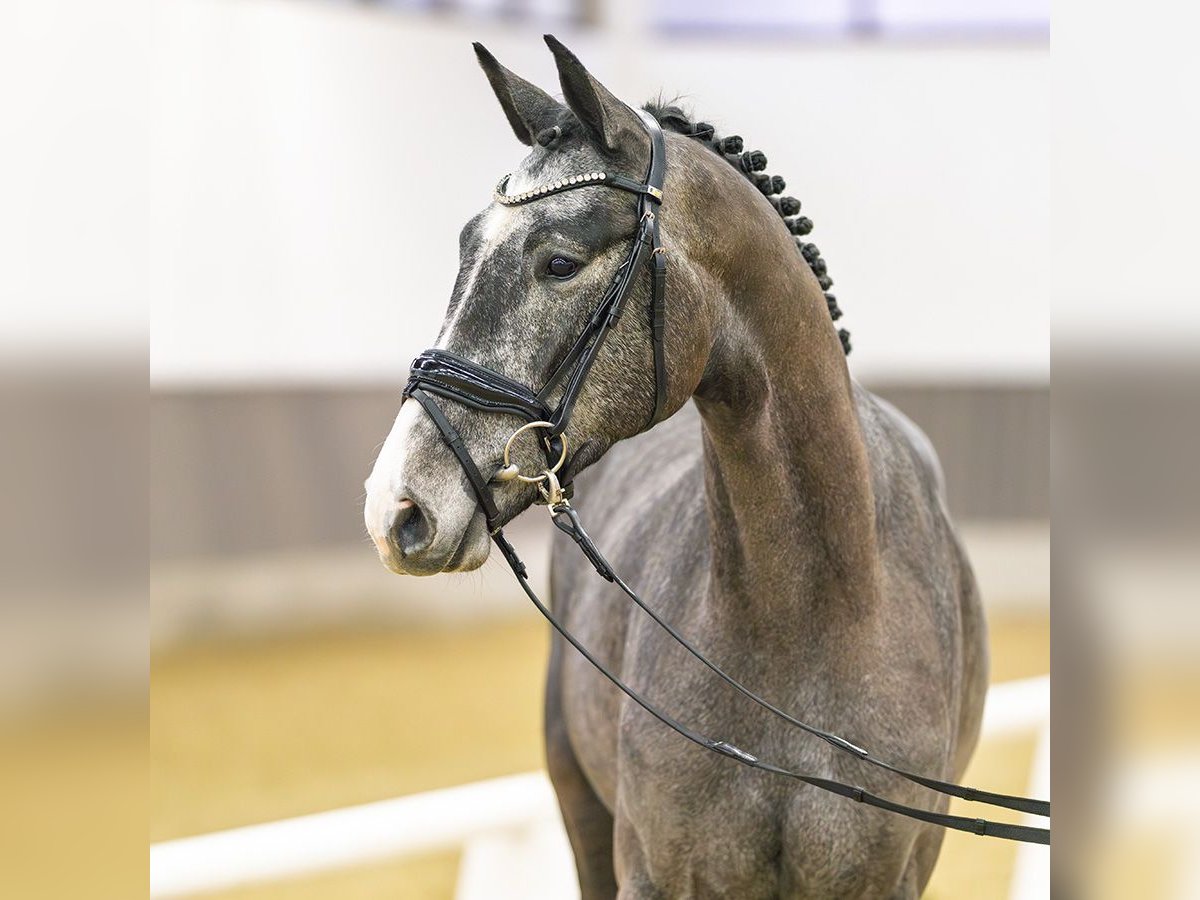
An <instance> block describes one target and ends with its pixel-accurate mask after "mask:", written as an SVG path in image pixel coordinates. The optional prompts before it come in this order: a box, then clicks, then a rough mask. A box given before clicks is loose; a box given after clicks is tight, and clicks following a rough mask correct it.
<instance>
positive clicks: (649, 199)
mask: <svg viewBox="0 0 1200 900" xmlns="http://www.w3.org/2000/svg"><path fill="white" fill-rule="evenodd" d="M638 115H639V116H640V117H641V119H642V121H643V122H644V123H645V126H646V130H647V131H648V132H649V135H650V166H649V169H648V171H647V173H646V180H645V181H644V182H638V181H634V180H632V179H630V178H627V177H625V176H623V175H620V174H613V173H607V172H599V171H593V172H585V173H581V174H579V175H575V176H571V177H568V178H563V179H559V180H557V181H554V182H551V183H550V184H547V185H542V186H540V187H537V188H533V189H531V190H529V191H525V192H522V193H519V194H515V195H510V194H508V193H507V188H508V177H505V178H504V179H503V180H501V182H500V184H499V185H498V187H497V189H496V200H497V202H499V203H501V204H502V205H505V206H516V205H520V204H524V203H531V202H534V201H536V200H539V199H542V198H544V197H548V196H551V195H553V194H558V193H562V192H563V191H569V190H576V189H582V188H593V187H601V186H603V187H610V188H616V189H618V190H623V191H627V192H629V193H632V194H634V195H635V196H636V197H637V211H638V225H637V230H636V231H635V233H634V235H633V238H632V240H631V244H630V248H629V253H628V254H627V256H626V257H625V261H624V262H622V263H621V265H620V266H618V267H617V270H616V272H615V273H614V274H613V278H612V281H611V282H610V284H609V286H608V288H607V289H606V290H605V292H604V295H603V296H602V297H601V299H600V302H599V303H598V304H597V306H596V308H595V310H594V311H593V313H592V315H591V317H590V318H589V319H588V322H587V324H586V325H585V326H584V329H583V331H582V332H581V333H580V335H579V337H578V338H577V339H576V340H575V343H574V344H573V345H572V346H571V348H570V349H569V350H568V351H567V353H566V355H565V356H564V358H563V360H562V362H561V363H560V364H559V365H558V366H557V368H556V369H555V371H554V372H553V373H552V374H551V375H550V377H549V379H548V380H547V381H546V383H545V384H544V385H543V386H542V387H541V388H540V389H538V390H534V389H532V388H530V387H528V386H527V385H524V384H521V383H520V382H518V381H515V380H513V379H511V378H509V377H507V376H506V375H503V374H501V373H499V372H495V371H493V370H491V369H489V368H487V367H486V366H482V365H480V364H479V363H476V362H474V361H472V360H469V359H466V358H465V357H462V356H459V355H457V354H454V353H450V352H449V351H446V350H439V349H436V348H435V349H432V350H426V351H425V352H424V353H422V354H421V355H420V356H418V357H417V358H416V360H414V361H413V364H412V369H411V371H410V374H409V380H408V385H407V386H406V387H405V389H404V393H405V396H407V397H411V398H412V399H413V400H415V401H417V402H418V403H420V404H421V406H422V407H423V408H424V409H425V411H426V412H427V413H428V414H429V417H430V419H432V421H433V423H434V425H436V426H437V428H438V430H439V431H440V432H441V434H442V438H443V439H444V440H445V442H446V444H447V446H448V447H449V448H450V450H451V451H452V452H453V453H454V455H455V457H456V458H457V459H458V462H459V464H460V465H461V466H462V469H463V472H464V473H465V474H466V477H467V480H468V481H469V482H470V484H471V488H472V490H473V491H474V492H475V495H476V497H477V498H478V500H479V505H480V508H481V509H482V510H483V513H484V516H485V517H486V519H487V525H488V532H489V534H490V535H491V537H492V540H493V541H494V542H495V544H496V546H497V547H498V548H499V549H500V551H501V553H502V554H503V555H504V558H505V560H506V561H507V562H508V564H509V566H510V568H511V569H512V571H513V574H514V575H515V576H516V578H517V581H518V582H519V583H520V585H521V588H522V590H524V592H525V594H526V595H527V596H528V597H529V599H530V601H532V603H533V604H534V606H536V607H537V609H538V611H539V612H540V613H541V614H542V615H543V616H545V618H546V619H547V620H548V621H549V622H550V624H551V625H552V626H553V627H554V628H555V630H557V631H558V632H559V634H561V635H562V636H563V638H564V639H565V640H566V641H567V642H568V643H570V644H571V646H573V647H574V648H575V649H576V650H578V651H579V652H580V653H581V654H582V655H583V656H584V658H585V659H587V660H588V662H590V663H591V664H592V665H593V666H595V667H596V669H597V670H598V671H599V672H600V673H601V674H602V675H604V677H605V678H607V679H608V680H609V681H611V682H612V683H613V684H614V685H615V686H616V687H617V688H618V689H619V690H621V691H622V692H624V693H625V695H626V696H628V697H629V698H630V699H631V700H632V701H633V702H634V703H636V704H637V705H638V706H640V707H641V708H642V709H644V710H645V711H646V712H648V713H650V714H651V715H652V716H654V717H655V718H656V719H658V720H659V721H660V722H662V723H663V724H664V725H666V726H667V727H668V728H670V729H671V730H673V731H675V732H676V733H677V734H679V735H681V736H682V737H684V738H686V739H687V740H689V741H691V742H692V743H694V744H697V745H699V746H701V747H703V748H705V749H706V750H710V751H712V752H714V753H718V754H720V755H722V756H724V757H727V758H729V759H732V760H735V761H737V762H738V763H741V764H742V765H745V766H749V767H751V768H755V769H760V770H762V771H764V772H770V773H773V774H775V775H781V776H784V777H786V778H791V779H795V780H797V781H801V782H803V783H805V784H808V785H811V786H812V787H816V788H819V789H820V790H823V791H828V792H830V793H833V794H837V795H839V796H842V797H846V798H849V799H851V800H856V801H858V802H860V803H865V804H867V805H869V806H874V807H876V808H878V809H883V810H887V811H888V812H892V813H896V814H898V815H902V816H906V817H908V818H911V819H916V820H918V821H921V822H928V823H931V824H933V825H939V826H942V827H944V828H950V829H954V830H957V831H966V832H971V833H974V834H979V835H986V836H990V837H998V838H1005V839H1007V840H1013V841H1022V842H1026V843H1037V844H1049V843H1050V830H1049V829H1048V828H1037V827H1033V826H1030V825H1016V824H1010V823H1007V822H995V821H990V820H987V819H974V818H970V817H968V816H957V815H951V814H949V813H941V812H936V811H934V810H930V809H924V808H921V807H915V806H907V805H905V804H902V803H896V802H894V801H891V800H888V799H886V798H884V797H880V796H877V795H875V794H872V793H870V792H869V791H866V790H864V789H863V788H861V787H855V786H854V785H849V784H844V783H842V782H839V781H834V780H833V779H830V778H825V777H823V776H818V775H812V774H807V773H803V772H795V771H792V770H790V769H786V768H783V767H781V766H777V765H774V764H773V763H769V762H766V761H764V760H761V759H759V758H758V757H757V756H755V755H754V754H752V753H750V752H748V751H746V750H743V749H742V748H740V747H738V746H736V745H735V744H733V743H731V742H729V741H726V740H718V739H714V738H711V737H708V736H706V735H704V734H701V733H700V732H698V731H696V730H694V729H692V728H690V727H689V726H687V725H684V724H683V723H682V722H680V721H678V720H677V719H675V718H673V717H672V716H670V715H668V714H667V713H666V712H664V711H663V710H661V709H659V708H658V707H657V706H656V705H655V704H654V703H652V702H651V701H649V700H647V699H646V698H645V697H643V696H642V695H641V694H640V693H639V692H638V691H635V690H634V689H633V688H631V687H630V686H629V685H627V684H626V683H625V682H624V681H623V680H622V679H621V678H620V677H619V676H617V675H616V674H615V673H614V672H613V671H612V670H611V669H609V668H608V667H607V666H606V665H605V664H604V663H602V662H601V661H600V660H598V659H597V658H596V657H595V656H593V655H592V653H591V652H590V651H589V650H588V649H587V648H586V647H585V646H584V645H583V644H582V643H581V642H580V641H579V640H578V638H576V637H575V636H574V635H573V634H572V633H571V632H570V631H569V630H568V629H567V628H566V626H565V625H563V623H562V622H561V621H560V620H559V618H558V617H557V616H556V615H555V614H554V613H553V612H552V611H551V610H550V608H549V607H547V606H546V604H544V603H543V602H542V601H541V599H540V598H539V597H538V596H537V594H536V593H535V592H534V590H533V588H532V587H531V586H530V584H529V578H528V573H527V571H526V569H525V564H524V563H523V562H522V561H521V558H520V557H519V556H518V555H517V552H516V550H515V549H514V548H513V546H512V545H511V544H510V543H509V542H508V539H507V538H506V537H505V536H504V531H503V529H502V528H501V525H502V522H501V515H500V512H499V510H498V508H497V506H496V502H495V498H494V497H493V494H492V484H493V483H501V484H503V483H505V482H506V481H510V480H512V479H514V478H520V479H521V480H523V481H526V482H535V483H537V485H538V488H539V491H540V492H541V496H542V500H543V501H544V502H545V503H546V505H548V506H549V507H550V512H551V515H552V517H553V520H554V524H555V526H556V527H557V528H558V529H559V530H560V531H562V532H563V533H564V534H566V535H567V536H569V537H570V538H571V539H572V540H573V541H574V542H575V543H576V545H578V547H579V549H580V550H581V551H582V552H583V554H584V555H585V556H586V557H587V559H588V561H589V562H590V563H591V564H592V566H593V568H595V570H596V572H597V573H598V574H599V575H600V576H601V577H602V578H604V579H605V580H606V581H609V582H611V583H612V584H614V585H616V586H617V587H618V588H619V589H620V590H621V591H622V592H624V593H625V595H626V596H628V597H629V599H630V600H632V601H633V602H634V603H635V604H636V605H637V606H638V607H639V608H640V609H642V610H643V611H644V612H645V613H646V614H648V615H649V616H650V617H651V618H652V619H653V620H654V622H655V623H656V624H657V625H658V626H659V627H661V628H662V629H663V630H664V631H666V633H667V634H669V635H670V636H671V637H672V638H673V639H674V640H675V641H676V642H677V643H678V644H679V645H680V646H682V647H683V648H684V649H685V650H687V651H688V653H690V654H691V655H692V656H694V657H695V658H696V659H697V660H699V661H700V662H701V663H703V664H704V665H705V666H707V667H708V668H709V669H710V670H711V671H712V672H713V673H714V674H716V675H717V676H718V677H719V678H721V680H723V681H724V682H725V683H726V684H728V685H730V686H731V687H732V688H734V689H735V690H736V691H738V692H739V693H741V694H742V695H743V696H745V697H746V698H747V699H749V700H750V701H751V702H753V703H756V704H758V705H759V706H761V707H763V708H764V709H766V710H768V711H769V712H771V713H772V714H774V715H775V716H777V717H779V718H781V719H782V720H784V721H785V722H787V723H789V724H790V725H792V726H794V727H796V728H797V729H799V730H801V731H804V732H806V733H808V734H810V735H812V736H814V737H817V738H820V739H821V740H823V741H825V742H826V743H828V744H830V745H831V746H833V747H835V748H837V749H838V750H840V751H842V752H844V753H847V754H850V755H851V756H854V757H856V758H858V759H859V760H861V761H863V762H864V763H867V764H869V765H873V766H876V767H878V768H880V769H884V770H886V771H888V772H891V773H892V774H894V775H897V776H899V777H900V778H903V779H905V780H907V781H910V782H913V783H915V784H919V785H921V786H922V787H925V788H928V789H930V790H932V791H935V792H937V793H941V794H945V795H949V796H953V797H959V798H962V799H964V800H972V801H976V802H979V803H984V804H988V805H991V806H998V807H1004V808H1007V809H1012V810H1016V811H1019V812H1023V813H1026V814H1027V815H1033V816H1040V817H1048V816H1049V815H1050V803H1049V801H1045V800H1035V799H1031V798H1027V797H1016V796H1011V795H1008V794H998V793H994V792H991V791H981V790H978V789H976V788H970V787H965V786H963V785H958V784H953V783H951V782H946V781H941V780H939V779H936V778H930V777H927V776H923V775H917V774H914V773H912V772H908V771H906V770H905V769H903V768H901V767H899V766H896V765H893V764H891V763H889V762H886V761H884V760H883V759H880V758H877V757H875V756H874V755H872V754H871V753H870V752H869V751H868V750H866V749H864V748H862V747H859V746H857V745H855V744H853V743H851V742H850V741H847V740H846V739H845V738H842V737H839V736H838V735H836V734H833V733H831V732H828V731H824V730H822V729H820V728H817V727H816V726H813V725H809V724H807V723H805V722H803V721H801V720H799V719H798V718H796V717H794V716H792V715H790V714H788V713H787V712H785V711H783V710H782V709H780V708H778V707H777V706H775V705H774V704H772V703H771V702H769V701H768V700H765V699H763V698H762V697H761V696H759V695H758V694H757V693H755V692H754V691H752V690H751V689H750V688H748V687H746V686H745V685H743V684H742V683H741V682H739V681H738V680H737V679H735V678H734V677H733V676H732V675H729V674H728V673H727V672H726V671H725V670H724V669H723V668H721V667H720V666H718V665H717V664H716V663H714V662H713V661H712V660H710V659H708V657H706V656H705V655H704V654H703V653H702V652H701V651H700V650H699V649H697V648H696V647H695V645H693V644H692V643H691V642H690V641H689V640H688V639H687V638H686V637H684V636H683V635H682V634H680V633H679V632H678V631H677V630H676V629H675V628H674V627H672V626H671V625H670V623H668V622H666V621H665V620H664V619H662V618H661V617H660V616H659V615H658V613H657V612H656V611H655V610H654V609H653V608H652V607H650V606H649V605H648V604H646V602H645V601H643V600H642V598H641V597H640V596H638V594H637V592H636V591H634V590H633V589H632V588H631V587H629V585H627V584H626V583H625V582H624V581H623V580H621V578H620V576H619V575H617V573H616V572H615V571H614V570H613V568H612V566H611V565H610V564H609V563H608V561H607V560H606V559H605V558H604V555H603V554H602V553H601V552H600V550H599V548H597V547H596V545H595V544H594V543H593V542H592V540H591V538H590V537H588V535H587V532H585V531H584V529H583V525H582V524H581V523H580V521H579V516H578V514H577V513H576V511H575V510H574V509H573V508H572V507H571V504H570V500H569V498H570V487H571V485H570V478H569V475H568V476H566V477H564V478H563V479H562V480H561V481H560V479H559V477H558V475H557V474H556V473H557V472H558V471H559V470H560V467H561V466H562V465H563V461H564V460H565V459H566V458H567V447H566V440H567V438H566V434H565V432H566V429H567V426H568V424H569V423H570V420H571V414H572V412H573V410H574V408H575V401H576V400H577V399H578V396H579V391H580V389H581V388H582V386H583V382H584V380H585V379H586V378H587V375H588V372H589V371H591V368H592V365H593V363H594V362H595V361H596V356H597V354H598V353H599V352H600V348H601V347H602V346H603V344H604V341H605V338H606V337H607V336H608V334H609V332H611V331H612V329H613V328H614V327H615V326H616V324H617V323H618V321H620V318H621V315H622V313H623V312H624V311H625V307H626V305H627V301H628V299H629V297H630V295H631V293H632V292H633V289H634V286H635V285H636V284H637V281H638V277H639V275H640V274H641V272H642V270H643V269H644V268H646V265H647V261H649V265H650V278H651V281H650V309H649V310H648V315H649V321H650V338H651V346H652V348H653V354H654V383H655V393H654V406H653V409H652V411H651V413H650V415H649V418H648V420H647V422H646V426H645V427H646V428H650V427H652V426H653V425H654V424H655V423H656V422H658V420H659V418H660V417H661V416H662V412H663V408H664V405H665V402H666V387H667V371H666V362H665V359H664V356H663V337H664V329H665V324H666V317H665V306H664V303H665V293H666V257H665V254H664V253H663V251H662V245H661V243H660V241H659V223H658V210H659V207H660V206H661V204H662V202H663V176H664V174H665V170H666V145H665V141H664V140H663V135H662V130H661V129H660V128H659V125H658V122H657V121H656V120H655V119H654V117H653V116H651V115H649V114H648V113H645V112H642V111H640V110H639V111H638ZM556 391H560V393H559V394H558V400H557V402H556V403H555V404H554V405H553V406H552V405H551V401H550V398H551V397H552V396H553V395H554V394H555V392H556ZM435 398H437V399H435ZM439 399H440V400H453V401H454V402H456V403H461V404H463V405H465V406H468V407H470V408H472V409H476V410H479V411H481V412H488V413H504V414H507V415H512V416H517V417H520V418H522V419H524V420H525V422H526V424H525V425H524V426H522V428H521V429H519V430H518V431H517V432H516V433H514V435H513V437H512V438H509V442H508V445H509V446H511V444H512V442H513V438H515V437H516V436H517V434H519V433H521V432H523V431H525V430H536V429H541V430H543V431H544V432H545V434H544V435H543V440H542V441H541V442H540V443H541V446H542V449H543V451H544V452H545V454H546V461H547V466H546V468H545V470H543V472H541V473H540V474H538V475H537V476H536V477H530V476H527V475H526V476H522V475H521V474H520V471H519V469H518V468H517V467H516V466H514V465H511V464H509V461H508V455H509V446H506V447H505V449H504V459H505V465H504V466H503V467H501V468H500V469H499V470H497V471H496V472H489V473H486V474H485V473H484V472H481V471H480V470H479V467H478V466H477V465H476V463H475V461H474V459H473V458H472V457H471V454H470V452H469V451H468V449H467V447H466V445H465V444H464V443H463V440H462V437H461V436H460V435H459V433H458V431H457V430H456V429H455V428H454V426H453V424H451V422H450V420H449V419H447V418H446V416H445V414H444V413H443V412H442V409H441V407H440V406H439V403H438V400H439ZM568 471H569V468H568Z"/></svg>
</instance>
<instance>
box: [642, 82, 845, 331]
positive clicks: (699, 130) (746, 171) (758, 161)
mask: <svg viewBox="0 0 1200 900" xmlns="http://www.w3.org/2000/svg"><path fill="white" fill-rule="evenodd" d="M643 109H645V110H646V112H648V113H650V115H652V116H654V118H655V119H657V120H658V124H659V125H661V126H662V127H663V128H664V129H667V130H669V131H674V132H676V133H678V134H682V135H685V136H687V137H690V138H692V139H694V140H697V141H699V142H700V143H701V144H703V145H704V146H705V147H707V148H708V149H709V150H711V151H712V152H713V153H716V154H717V155H718V156H720V157H722V158H723V159H724V160H725V161H726V162H728V163H729V164H730V165H731V166H733V167H734V168H735V169H737V170H738V171H739V172H741V173H742V174H743V175H745V176H746V178H747V179H749V181H750V182H751V183H752V184H753V185H754V186H755V187H756V188H758V189H759V190H760V191H762V193H763V194H764V195H765V196H766V198H767V199H768V200H769V201H771V205H772V206H773V207H775V211H776V212H777V213H779V215H780V216H781V217H782V218H783V221H784V224H786V225H787V227H788V231H790V232H791V233H792V234H794V235H796V249H797V250H799V251H800V255H801V256H803V257H804V261H805V262H807V263H808V267H809V268H810V269H812V271H813V274H814V275H816V276H817V281H818V282H819V283H820V285H821V290H823V291H825V303H826V305H827V306H828V307H829V316H830V318H832V319H833V320H834V321H835V322H836V321H837V320H838V319H840V318H841V317H842V311H841V310H840V309H839V308H838V305H837V298H836V297H835V296H834V295H833V294H830V293H829V289H830V288H831V287H833V279H832V278H830V277H829V273H828V269H827V267H826V265H825V260H824V259H822V258H821V251H820V250H818V249H817V245H816V244H810V243H808V242H806V241H805V240H804V237H805V236H806V235H807V234H808V233H809V232H810V231H812V228H813V223H812V220H811V219H809V218H808V217H807V216H802V215H799V213H800V201H799V200H797V199H796V198H795V197H781V196H779V195H780V194H782V193H783V190H784V188H785V187H787V184H786V183H785V182H784V180H783V179H782V178H780V177H779V176H778V175H767V174H765V173H764V171H763V170H764V169H766V167H767V157H766V156H765V155H764V154H763V153H762V152H761V151H759V150H746V151H743V143H742V139H741V138H740V137H738V136H737V135H730V136H729V137H718V136H717V134H716V131H715V129H714V128H713V126H712V125H709V124H708V123H707V122H693V121H691V119H689V118H688V115H687V113H686V112H684V111H683V110H682V109H681V108H680V107H678V106H675V105H673V104H671V103H669V102H665V101H662V100H658V101H651V102H650V103H647V104H646V105H645V106H644V107H643ZM838 337H839V338H841V341H842V350H844V351H845V352H846V353H847V354H848V353H849V352H850V332H849V331H847V330H846V329H845V328H839V329H838Z"/></svg>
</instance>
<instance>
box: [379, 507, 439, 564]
mask: <svg viewBox="0 0 1200 900" xmlns="http://www.w3.org/2000/svg"><path fill="white" fill-rule="evenodd" d="M389 537H390V538H391V541H392V545H393V546H394V547H395V548H396V549H397V550H399V551H400V554H401V555H402V556H410V555H412V554H414V553H419V552H420V551H422V550H424V549H425V548H426V547H428V546H429V545H430V543H432V542H433V523H432V522H431V521H430V519H429V517H428V516H426V515H425V513H423V512H422V511H421V507H420V506H418V505H417V503H416V501H414V500H409V499H408V498H407V497H406V498H405V499H403V500H401V501H400V503H399V504H398V505H397V507H396V516H395V518H394V519H392V527H391V530H390V532H389Z"/></svg>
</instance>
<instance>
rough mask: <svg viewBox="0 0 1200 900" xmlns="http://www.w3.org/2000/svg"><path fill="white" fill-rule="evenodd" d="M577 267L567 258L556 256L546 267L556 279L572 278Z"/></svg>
mask: <svg viewBox="0 0 1200 900" xmlns="http://www.w3.org/2000/svg"><path fill="white" fill-rule="evenodd" d="M576 268H577V266H576V265H575V263H574V262H572V261H571V260H569V259H567V258H566V257H565V256H556V257H554V258H553V259H551V260H550V263H549V265H547V266H546V271H547V272H549V273H550V274H551V275H553V276H554V277H555V278H570V277H571V276H572V275H574V274H575V269H576Z"/></svg>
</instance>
